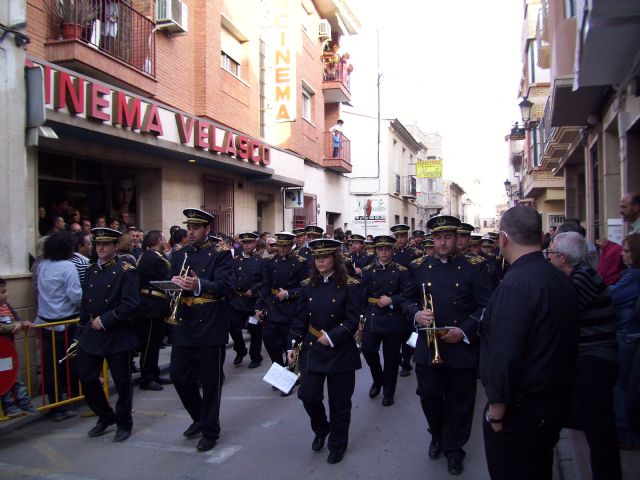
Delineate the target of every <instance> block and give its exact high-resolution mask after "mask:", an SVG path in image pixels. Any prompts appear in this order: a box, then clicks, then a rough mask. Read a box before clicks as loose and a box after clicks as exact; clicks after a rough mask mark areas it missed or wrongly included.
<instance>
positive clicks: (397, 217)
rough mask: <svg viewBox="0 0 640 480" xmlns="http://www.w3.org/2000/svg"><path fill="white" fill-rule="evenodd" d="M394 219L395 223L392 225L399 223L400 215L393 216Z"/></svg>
mask: <svg viewBox="0 0 640 480" xmlns="http://www.w3.org/2000/svg"><path fill="white" fill-rule="evenodd" d="M394 217H395V219H396V223H395V224H394V225H398V224H399V223H400V215H394Z"/></svg>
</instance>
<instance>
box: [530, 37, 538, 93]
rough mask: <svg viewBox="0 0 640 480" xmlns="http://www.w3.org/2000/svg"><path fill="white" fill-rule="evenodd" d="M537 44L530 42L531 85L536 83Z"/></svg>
mask: <svg viewBox="0 0 640 480" xmlns="http://www.w3.org/2000/svg"><path fill="white" fill-rule="evenodd" d="M536 53H537V52H536V42H534V41H530V42H529V83H536V63H537V59H536Z"/></svg>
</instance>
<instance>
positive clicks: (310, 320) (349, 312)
mask: <svg viewBox="0 0 640 480" xmlns="http://www.w3.org/2000/svg"><path fill="white" fill-rule="evenodd" d="M341 245H342V244H341V242H339V241H338V240H333V239H317V240H312V241H311V242H309V249H310V250H311V252H312V255H313V262H312V263H311V273H310V276H309V278H307V279H306V280H304V281H303V282H302V289H301V292H300V300H299V302H298V307H297V310H296V314H295V319H294V322H293V325H292V326H291V334H290V337H291V339H290V345H291V347H292V350H290V351H289V352H288V358H289V362H290V363H291V364H292V363H293V362H294V361H296V360H297V362H298V365H299V367H300V373H301V383H300V389H299V391H298V398H300V400H302V403H303V405H304V408H305V410H306V411H307V413H308V415H309V418H310V419H311V429H312V430H313V432H314V433H315V438H314V440H313V443H312V445H311V448H312V449H313V450H314V451H320V450H321V449H322V447H323V446H324V443H325V439H326V437H327V435H328V436H329V445H328V446H329V456H328V458H327V462H328V463H331V464H334V463H338V462H340V461H341V460H342V457H343V456H344V453H345V451H346V449H347V443H348V438H349V423H350V420H351V397H352V395H353V392H354V389H355V381H356V375H355V371H356V370H357V369H359V368H361V366H362V364H361V363H360V354H359V352H358V348H357V347H356V343H355V340H354V334H355V333H356V331H357V329H358V324H359V307H360V305H361V295H362V294H361V290H360V287H359V281H358V280H356V279H354V278H351V277H349V276H348V275H347V269H346V266H345V264H344V260H343V258H342V254H341V253H340V248H341ZM300 341H301V342H302V349H301V350H300V353H299V358H297V359H296V358H294V353H293V352H294V346H295V345H296V343H297V342H300ZM325 381H326V383H327V389H328V394H329V419H327V415H326V413H325V407H324V404H323V391H324V384H325Z"/></svg>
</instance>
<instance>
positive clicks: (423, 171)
mask: <svg viewBox="0 0 640 480" xmlns="http://www.w3.org/2000/svg"><path fill="white" fill-rule="evenodd" d="M416 178H442V160H418V162H417V163H416Z"/></svg>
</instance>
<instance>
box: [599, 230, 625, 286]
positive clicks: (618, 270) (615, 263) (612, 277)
mask: <svg viewBox="0 0 640 480" xmlns="http://www.w3.org/2000/svg"><path fill="white" fill-rule="evenodd" d="M596 245H597V246H598V250H599V251H600V259H599V260H598V268H597V269H596V271H597V272H598V275H600V276H601V277H602V280H603V281H604V283H605V285H607V286H610V285H613V284H614V283H618V281H619V280H620V277H622V272H623V271H624V269H625V266H624V262H623V261H622V246H620V245H618V244H617V243H615V242H611V241H609V240H596Z"/></svg>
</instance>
